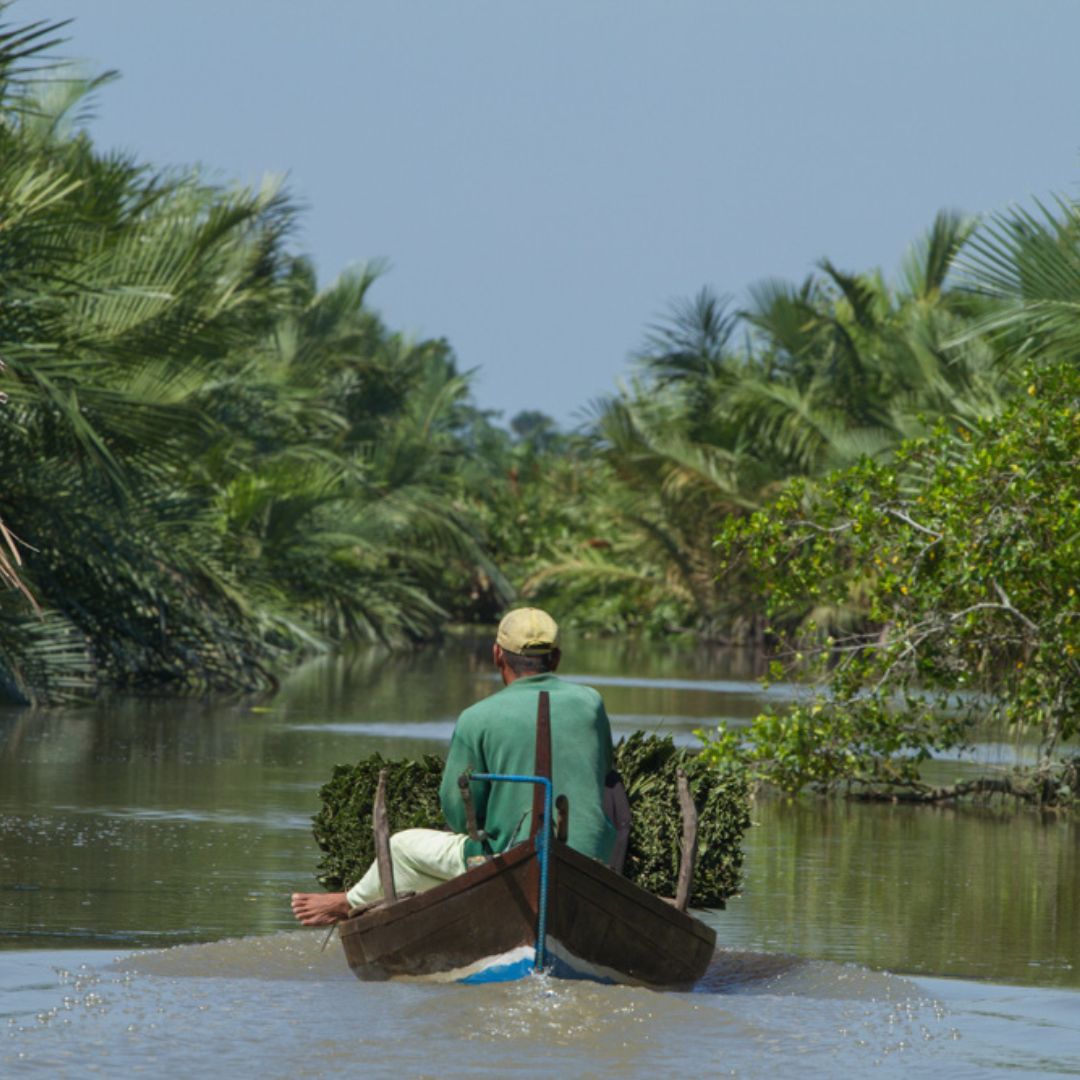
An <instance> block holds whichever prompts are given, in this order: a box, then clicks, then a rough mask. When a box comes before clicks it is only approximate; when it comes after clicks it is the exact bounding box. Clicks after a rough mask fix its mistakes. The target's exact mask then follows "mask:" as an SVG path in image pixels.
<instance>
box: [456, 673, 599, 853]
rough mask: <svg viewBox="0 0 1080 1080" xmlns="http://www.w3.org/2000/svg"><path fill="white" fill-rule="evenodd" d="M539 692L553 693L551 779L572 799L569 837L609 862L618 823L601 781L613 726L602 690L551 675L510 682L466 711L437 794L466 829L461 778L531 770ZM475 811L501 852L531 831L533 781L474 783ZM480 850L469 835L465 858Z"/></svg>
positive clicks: (556, 790)
mask: <svg viewBox="0 0 1080 1080" xmlns="http://www.w3.org/2000/svg"><path fill="white" fill-rule="evenodd" d="M541 690H546V691H547V692H548V693H549V694H550V696H551V780H552V789H553V795H554V797H558V796H559V795H565V796H566V797H567V799H568V800H569V803H570V814H569V818H570V820H569V830H568V834H567V842H568V843H569V845H570V846H571V847H572V848H576V849H577V850H578V851H580V852H582V853H584V854H585V855H590V856H592V857H593V858H595V859H600V860H601V861H603V862H607V861H608V858H609V857H610V855H611V848H612V845H613V844H614V842H615V827H614V825H612V823H611V822H610V821H609V820H608V818H607V816H606V815H605V814H604V809H603V807H604V781H605V779H606V777H607V775H608V773H609V772H610V771H611V768H612V746H611V724H610V722H609V721H608V716H607V713H606V712H605V710H604V703H603V701H602V699H601V697H600V695H599V694H598V693H597V692H596V691H595V690H593V689H591V688H590V687H587V686H579V685H577V684H576V683H570V682H566V681H565V680H563V679H560V678H558V677H557V676H555V675H551V674H547V675H530V676H526V677H524V678H520V679H515V680H514V681H513V682H512V683H510V685H509V686H507V687H504V688H503V689H502V690H500V691H499V692H498V693H497V694H493V695H492V696H491V697H489V698H485V699H484V700H483V701H478V702H477V703H476V704H475V705H471V706H470V707H469V708H467V709H466V710H465V711H464V712H463V713H462V714H461V716H460V717H458V722H457V725H456V726H455V728H454V735H453V738H452V739H451V740H450V752H449V754H448V755H447V759H446V768H445V769H444V770H443V778H442V786H441V788H440V791H439V797H440V799H441V801H442V808H443V813H444V814H445V815H446V820H447V821H448V822H449V823H450V826H451V828H453V829H455V830H456V831H457V832H465V831H466V829H467V826H466V821H465V806H464V803H463V801H462V798H461V792H460V790H459V788H458V782H457V781H458V777H459V776H460V775H461V774H462V773H463V772H465V770H466V769H471V770H472V771H473V772H492V773H513V774H518V775H521V774H530V775H532V774H534V773H535V769H536V706H537V701H538V699H539V694H540V691H541ZM470 787H471V789H472V797H473V802H474V804H475V806H476V816H477V821H478V822H479V824H480V827H481V828H483V829H484V831H485V832H486V833H487V835H488V839H489V841H490V843H491V846H492V849H493V850H494V851H496V852H499V851H504V850H505V849H506V848H508V847H510V846H511V845H512V844H515V843H517V842H519V841H520V840H523V839H524V838H525V837H527V836H528V835H529V824H530V811H531V810H532V799H533V785H532V784H511V783H501V784H499V783H488V782H474V783H473V784H471V785H470ZM477 854H480V845H479V844H478V843H476V842H475V841H472V840H469V841H467V842H466V845H465V855H466V857H468V856H471V855H477Z"/></svg>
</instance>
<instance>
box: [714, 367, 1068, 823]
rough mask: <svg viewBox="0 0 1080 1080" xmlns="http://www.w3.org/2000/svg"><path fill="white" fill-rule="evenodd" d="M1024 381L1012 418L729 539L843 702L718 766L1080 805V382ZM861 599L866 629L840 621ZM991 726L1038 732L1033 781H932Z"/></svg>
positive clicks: (834, 488)
mask: <svg viewBox="0 0 1080 1080" xmlns="http://www.w3.org/2000/svg"><path fill="white" fill-rule="evenodd" d="M1025 382H1027V386H1026V393H1024V394H1022V395H1020V396H1019V397H1018V399H1017V400H1015V401H1014V403H1013V404H1012V405H1011V406H1010V407H1009V408H1008V409H1007V410H1006V411H1005V412H1004V413H1002V415H1001V416H1000V417H997V418H995V419H992V420H982V421H977V422H974V423H971V424H969V425H961V426H947V425H944V424H942V425H940V426H939V427H938V428H937V429H936V430H935V431H934V433H933V434H932V435H931V436H929V437H928V438H924V439H919V440H916V441H913V442H911V443H909V444H907V445H906V446H905V447H904V449H903V450H902V452H901V453H900V454H898V455H897V457H896V458H895V460H893V461H891V462H889V463H875V462H871V461H869V460H864V461H863V462H862V463H861V464H859V465H858V466H856V467H854V468H852V469H849V470H847V471H845V472H841V473H838V474H835V475H834V476H832V477H830V478H829V480H828V481H827V482H826V483H823V484H819V485H813V486H811V485H807V484H805V483H797V484H793V485H791V486H790V488H789V489H788V490H787V491H786V492H785V493H784V494H783V495H782V496H781V497H780V498H779V499H778V500H776V502H775V503H774V504H773V505H772V506H771V507H770V509H769V510H768V511H765V512H762V513H759V514H756V515H754V516H752V517H750V518H749V519H747V520H746V521H744V522H739V523H732V524H730V525H729V527H728V528H727V529H726V530H725V532H724V534H723V535H722V537H721V540H720V549H721V553H722V557H723V558H724V560H726V561H727V562H728V563H732V562H739V563H742V565H743V566H744V567H745V566H749V567H750V568H751V570H752V571H753V572H754V573H756V575H757V581H758V586H759V588H760V589H761V590H762V592H763V594H764V595H765V596H766V598H767V603H768V606H769V610H770V613H771V614H772V616H773V617H774V618H775V619H776V621H777V624H778V626H780V627H783V626H785V625H786V626H787V627H788V629H789V633H788V635H787V637H788V640H789V641H790V642H791V651H790V652H789V654H788V657H787V658H788V660H789V661H790V662H791V664H792V665H794V666H797V667H798V668H799V671H800V673H801V674H802V675H804V676H805V675H806V674H807V673H808V672H810V671H813V670H815V668H816V670H817V671H818V672H819V673H821V674H822V675H823V677H824V678H825V679H826V680H827V684H828V692H827V693H826V694H823V695H821V696H819V697H818V698H817V699H816V700H814V701H812V702H805V703H800V704H798V705H797V706H796V707H794V708H792V709H791V710H790V711H788V712H786V713H784V714H768V715H764V716H761V717H759V718H758V719H757V720H756V721H755V722H754V724H753V725H752V727H751V729H750V731H749V733H748V735H747V736H746V737H740V736H738V735H736V733H734V732H731V731H721V732H719V733H718V735H717V736H716V737H714V738H713V739H712V740H711V741H710V744H709V745H708V747H707V749H706V756H707V757H708V758H709V759H711V760H713V761H714V762H715V763H721V764H722V763H728V764H732V763H734V764H738V765H740V766H744V767H747V768H748V769H750V770H751V771H752V773H753V774H754V775H756V776H757V777H759V778H761V779H765V780H768V781H770V782H771V783H774V784H776V785H778V786H779V787H781V788H784V789H785V790H789V791H795V790H798V789H799V788H800V787H802V786H803V785H805V784H814V785H818V786H821V787H824V788H829V787H835V786H837V785H839V784H852V783H854V784H856V785H859V786H869V787H871V788H875V787H876V788H886V789H887V788H890V787H896V786H901V787H903V788H905V789H907V791H908V792H910V794H911V797H914V798H919V797H922V798H933V799H940V798H945V797H948V796H949V795H950V794H967V793H973V792H980V791H981V792H994V791H1001V792H1004V793H1007V794H1010V795H1013V796H1016V797H1017V798H1021V799H1028V800H1031V801H1038V802H1051V803H1052V802H1067V801H1070V800H1071V799H1072V798H1073V795H1074V792H1073V785H1072V782H1070V779H1069V777H1071V776H1072V773H1069V775H1068V776H1066V772H1065V771H1063V769H1064V766H1063V765H1062V764H1061V763H1060V762H1057V761H1055V756H1056V755H1057V754H1058V753H1059V752H1060V750H1061V749H1062V746H1063V744H1064V743H1066V742H1067V741H1068V740H1073V739H1075V738H1076V736H1077V734H1078V732H1080V596H1078V595H1077V591H1078V588H1080V582H1078V580H1077V566H1080V373H1078V371H1077V369H1076V367H1075V364H1073V363H1072V362H1065V363H1053V364H1050V363H1047V364H1045V365H1043V366H1041V367H1039V368H1037V369H1032V370H1031V371H1029V373H1028V378H1027V379H1026V380H1025ZM853 603H857V605H858V606H859V607H860V608H861V609H862V610H863V611H864V612H865V617H864V618H863V619H862V620H860V621H858V622H856V623H855V624H854V625H850V624H846V623H844V622H843V621H841V620H838V619H837V618H836V613H837V612H838V611H842V610H844V609H847V608H850V607H851V606H852V604H853ZM777 633H778V634H779V633H781V631H780V630H779V629H778V630H777ZM775 674H776V675H778V676H779V675H782V674H784V665H783V664H781V663H779V662H778V663H777V666H776V669H775ZM987 720H990V721H993V720H1000V721H1006V722H1008V723H1010V724H1012V725H1014V726H1016V727H1017V728H1020V729H1025V730H1032V731H1034V732H1037V734H1038V736H1039V739H1040V762H1039V767H1038V768H1037V769H1036V770H1035V773H1034V775H1030V776H1028V777H988V778H985V779H983V780H978V781H969V782H967V783H966V784H963V785H957V787H956V788H954V789H951V790H950V789H930V788H928V787H927V786H926V785H924V784H921V783H920V781H919V775H918V766H919V764H920V763H921V762H922V761H924V760H925V759H926V758H927V757H929V756H930V755H931V754H932V753H933V752H935V751H940V750H943V749H948V748H951V747H958V746H962V745H963V744H964V742H965V739H966V738H967V737H968V736H969V734H970V731H971V728H972V725H973V724H975V723H977V722H985V721H987ZM1074 771H1075V770H1073V772H1074Z"/></svg>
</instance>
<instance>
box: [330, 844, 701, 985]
mask: <svg viewBox="0 0 1080 1080" xmlns="http://www.w3.org/2000/svg"><path fill="white" fill-rule="evenodd" d="M548 874H549V880H548V897H549V903H548V910H547V926H546V934H545V941H544V944H543V946H541V948H542V950H543V952H544V953H546V954H547V957H546V961H547V962H546V963H543V964H542V966H544V967H546V968H547V969H548V970H550V971H551V972H552V973H553V974H555V975H559V976H563V977H571V978H572V977H575V976H578V977H584V978H594V979H601V980H605V981H611V982H630V983H641V984H644V985H647V986H655V987H683V988H688V987H690V986H692V985H693V984H694V983H695V982H696V981H697V980H698V979H700V978H701V976H702V975H703V974H704V973H705V969H706V968H707V967H708V965H709V961H710V960H711V959H712V955H713V950H714V947H715V944H716V932H715V931H714V930H712V929H711V928H710V927H708V926H706V925H705V924H704V923H703V922H701V921H700V920H699V919H696V918H694V917H693V916H692V915H690V914H688V913H687V912H684V911H680V910H679V909H678V908H677V907H676V906H674V904H671V903H668V902H666V901H664V900H661V899H659V898H658V897H656V896H653V894H652V893H650V892H647V891H646V890H645V889H642V888H639V887H638V886H636V885H634V884H632V883H631V882H629V881H627V880H626V878H624V877H623V876H622V875H621V874H617V873H616V872H615V871H614V870H611V869H610V868H608V867H606V866H604V865H603V864H602V863H599V862H597V861H596V860H595V859H590V858H588V857H587V856H585V855H582V854H580V853H579V852H577V851H574V850H573V848H570V847H567V846H566V845H565V844H563V843H560V842H559V841H558V840H555V839H552V841H551V849H550V861H549V867H548ZM540 876H541V875H540V858H539V853H538V845H537V843H536V841H535V840H527V841H525V842H523V843H521V844H518V845H517V846H515V847H513V848H510V850H509V851H507V852H505V853H504V854H502V855H496V856H495V857H494V858H493V859H492V860H491V861H490V862H488V863H485V864H484V865H482V866H478V867H476V868H475V869H472V870H469V871H467V872H466V873H465V874H463V875H462V876H461V877H457V878H454V879H452V880H451V881H447V882H445V883H443V884H442V885H438V886H436V887H435V888H434V889H431V890H429V891H428V892H423V893H418V894H416V895H414V896H410V897H407V898H406V899H403V900H398V901H397V902H396V903H392V904H387V905H385V906H381V907H377V908H375V909H374V910H369V911H366V912H364V913H363V914H361V915H359V916H357V917H355V918H350V919H347V920H345V921H344V922H342V923H339V924H338V933H339V935H340V937H341V943H342V946H343V947H344V950H345V956H346V959H347V960H348V963H349V966H350V967H351V968H352V970H353V971H354V972H355V973H356V974H357V975H358V976H359V977H360V978H361V979H385V978H388V977H390V976H395V975H413V976H416V975H426V976H431V975H440V976H443V977H445V978H448V979H455V980H461V981H474V982H480V981H494V980H504V979H513V978H520V977H521V976H523V975H525V974H527V973H528V972H529V971H531V970H533V969H534V967H535V966H536V959H537V951H538V947H537V936H538V920H539V914H540Z"/></svg>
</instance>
